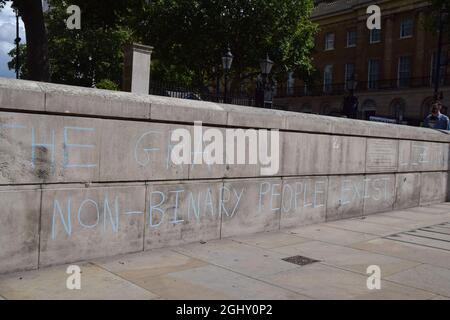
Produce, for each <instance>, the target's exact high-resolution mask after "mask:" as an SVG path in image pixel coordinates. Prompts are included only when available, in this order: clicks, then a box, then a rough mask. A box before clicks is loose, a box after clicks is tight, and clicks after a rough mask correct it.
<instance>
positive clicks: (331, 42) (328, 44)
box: [325, 32, 334, 50]
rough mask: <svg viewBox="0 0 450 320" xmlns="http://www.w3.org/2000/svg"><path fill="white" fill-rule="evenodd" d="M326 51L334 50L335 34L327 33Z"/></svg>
mask: <svg viewBox="0 0 450 320" xmlns="http://www.w3.org/2000/svg"><path fill="white" fill-rule="evenodd" d="M325 50H334V33H331V32H329V33H327V34H326V35H325Z"/></svg>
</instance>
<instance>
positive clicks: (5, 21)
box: [0, 1, 25, 78]
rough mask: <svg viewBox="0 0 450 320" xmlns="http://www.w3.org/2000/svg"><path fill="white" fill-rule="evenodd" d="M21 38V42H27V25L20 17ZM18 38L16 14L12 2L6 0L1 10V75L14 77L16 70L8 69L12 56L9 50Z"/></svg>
mask: <svg viewBox="0 0 450 320" xmlns="http://www.w3.org/2000/svg"><path fill="white" fill-rule="evenodd" d="M19 22H20V27H19V28H20V38H22V40H21V43H25V27H24V26H23V22H22V20H21V19H20V20H19ZM15 38H16V15H15V14H14V11H13V10H12V9H11V2H10V1H8V2H6V5H5V7H4V8H3V9H1V10H0V77H8V78H14V77H15V72H14V70H8V61H10V60H11V57H10V56H8V52H9V51H10V50H11V49H12V48H14V46H15V45H14V39H15Z"/></svg>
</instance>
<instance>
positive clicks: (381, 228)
mask: <svg viewBox="0 0 450 320" xmlns="http://www.w3.org/2000/svg"><path fill="white" fill-rule="evenodd" d="M324 225H325V226H328V227H332V228H338V229H343V230H349V231H355V232H364V233H368V234H373V235H377V236H383V237H384V236H387V235H390V234H394V233H398V232H402V231H404V230H403V229H402V228H400V227H393V226H389V225H381V224H376V223H372V222H368V221H367V219H366V218H365V217H363V218H357V219H349V220H339V221H333V222H328V223H325V224H324Z"/></svg>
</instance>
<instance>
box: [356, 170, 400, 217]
mask: <svg viewBox="0 0 450 320" xmlns="http://www.w3.org/2000/svg"><path fill="white" fill-rule="evenodd" d="M364 182H365V187H364V215H368V214H373V213H378V212H385V211H390V210H392V207H393V205H394V201H395V174H374V175H366V176H365V178H364Z"/></svg>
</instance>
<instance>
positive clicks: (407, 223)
mask: <svg viewBox="0 0 450 320" xmlns="http://www.w3.org/2000/svg"><path fill="white" fill-rule="evenodd" d="M365 221H366V222H370V223H375V224H380V225H383V226H385V225H387V226H393V227H396V228H402V229H404V230H412V229H417V228H421V227H428V226H430V225H433V224H436V223H435V222H436V221H428V220H422V221H417V220H411V219H404V218H401V217H398V216H395V217H393V216H391V215H390V214H377V215H375V216H369V217H366V219H365Z"/></svg>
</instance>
